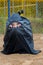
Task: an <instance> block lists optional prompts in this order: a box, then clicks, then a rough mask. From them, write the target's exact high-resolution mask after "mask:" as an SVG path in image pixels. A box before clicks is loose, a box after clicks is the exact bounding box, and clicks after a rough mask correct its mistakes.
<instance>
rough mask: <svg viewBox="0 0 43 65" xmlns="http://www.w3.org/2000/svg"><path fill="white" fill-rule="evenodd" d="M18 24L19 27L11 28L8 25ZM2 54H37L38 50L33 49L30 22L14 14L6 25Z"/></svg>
mask: <svg viewBox="0 0 43 65" xmlns="http://www.w3.org/2000/svg"><path fill="white" fill-rule="evenodd" d="M13 22H18V23H20V24H21V26H20V27H15V28H13V27H12V28H11V27H9V25H10V24H12V23H13ZM2 52H3V53H4V54H11V53H31V54H38V53H39V52H40V50H35V49H34V41H33V33H32V27H31V23H30V21H29V20H28V19H27V18H25V17H22V16H20V15H19V14H18V13H14V14H13V15H12V16H11V17H10V18H9V19H8V21H7V23H6V33H5V36H4V49H3V51H2Z"/></svg>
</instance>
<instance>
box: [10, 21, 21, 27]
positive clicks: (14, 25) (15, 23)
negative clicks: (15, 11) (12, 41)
mask: <svg viewBox="0 0 43 65" xmlns="http://www.w3.org/2000/svg"><path fill="white" fill-rule="evenodd" d="M20 26H21V24H20V23H17V22H14V23H12V24H11V25H10V27H20Z"/></svg>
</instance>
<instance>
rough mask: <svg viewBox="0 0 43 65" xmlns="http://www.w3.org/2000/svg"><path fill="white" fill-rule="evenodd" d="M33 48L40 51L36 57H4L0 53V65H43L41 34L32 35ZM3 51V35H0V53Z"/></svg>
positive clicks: (20, 55)
mask: <svg viewBox="0 0 43 65" xmlns="http://www.w3.org/2000/svg"><path fill="white" fill-rule="evenodd" d="M33 36H34V47H35V49H41V50H42V52H41V53H39V54H37V55H31V54H11V55H4V54H2V53H1V52H0V65H43V34H34V35H33ZM2 49H3V35H0V51H1V50H2Z"/></svg>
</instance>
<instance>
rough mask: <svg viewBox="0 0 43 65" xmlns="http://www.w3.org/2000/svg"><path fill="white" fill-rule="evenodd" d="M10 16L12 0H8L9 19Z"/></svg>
mask: <svg viewBox="0 0 43 65" xmlns="http://www.w3.org/2000/svg"><path fill="white" fill-rule="evenodd" d="M9 17H10V0H8V19H9Z"/></svg>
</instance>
